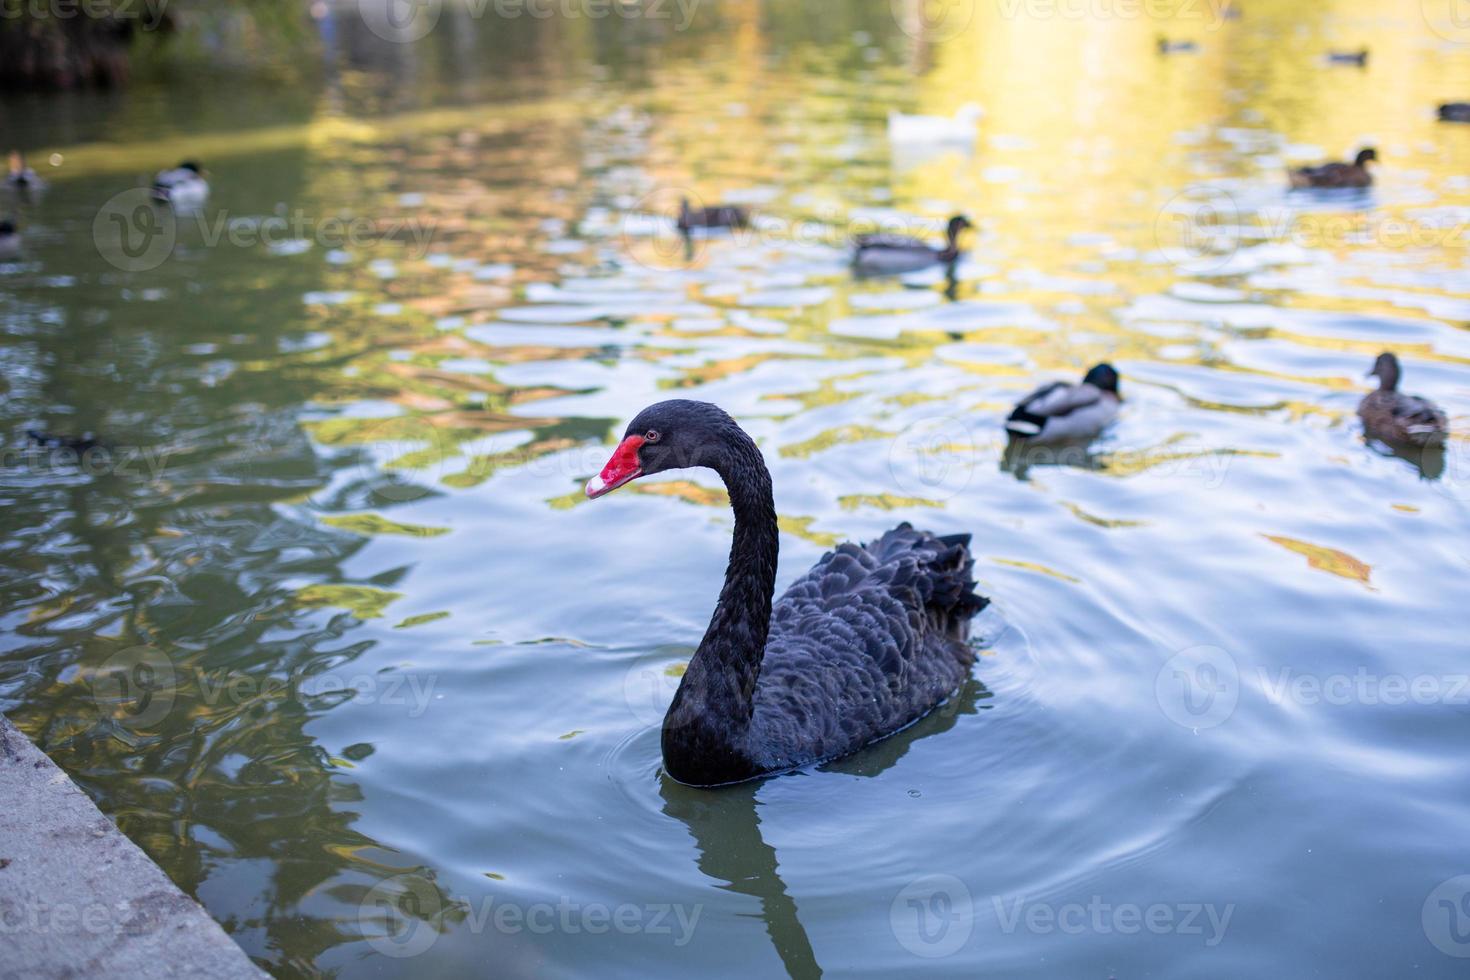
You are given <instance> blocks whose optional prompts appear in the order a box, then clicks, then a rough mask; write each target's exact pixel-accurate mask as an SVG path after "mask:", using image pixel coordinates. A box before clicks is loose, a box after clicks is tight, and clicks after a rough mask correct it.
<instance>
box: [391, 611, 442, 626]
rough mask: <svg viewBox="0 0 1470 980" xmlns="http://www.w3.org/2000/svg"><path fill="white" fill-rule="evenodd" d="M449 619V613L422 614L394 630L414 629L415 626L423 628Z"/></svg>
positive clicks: (409, 619)
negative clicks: (426, 624) (425, 625)
mask: <svg viewBox="0 0 1470 980" xmlns="http://www.w3.org/2000/svg"><path fill="white" fill-rule="evenodd" d="M448 618H449V613H448V612H445V611H441V612H431V613H421V614H419V615H417V616H410V617H408V618H407V619H405V620H404V621H403V622H401V623H399V624H398V625H397V626H395V627H393V628H394V629H396V630H406V629H412V628H413V627H415V626H422V625H424V624H425V623H432V622H435V621H437V620H440V619H448Z"/></svg>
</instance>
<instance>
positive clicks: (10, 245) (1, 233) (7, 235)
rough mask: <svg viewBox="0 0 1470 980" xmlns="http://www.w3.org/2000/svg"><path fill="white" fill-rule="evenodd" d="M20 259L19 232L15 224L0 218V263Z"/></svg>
mask: <svg viewBox="0 0 1470 980" xmlns="http://www.w3.org/2000/svg"><path fill="white" fill-rule="evenodd" d="M18 258H20V230H19V229H18V228H16V227H15V222H13V221H9V220H7V219H4V218H0V262H12V261H14V260H15V259H18Z"/></svg>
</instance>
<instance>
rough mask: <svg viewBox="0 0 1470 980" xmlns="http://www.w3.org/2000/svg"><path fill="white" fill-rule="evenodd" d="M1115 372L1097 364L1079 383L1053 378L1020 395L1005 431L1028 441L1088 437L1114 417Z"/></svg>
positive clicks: (1115, 400)
mask: <svg viewBox="0 0 1470 980" xmlns="http://www.w3.org/2000/svg"><path fill="white" fill-rule="evenodd" d="M1121 400H1122V399H1121V398H1119V397H1118V372H1117V371H1115V370H1114V369H1113V366H1112V365H1111V364H1099V365H1097V366H1096V367H1094V368H1093V369H1092V370H1091V371H1088V372H1087V376H1086V377H1084V378H1083V379H1082V383H1081V384H1075V385H1074V384H1068V383H1067V382H1065V381H1053V382H1052V383H1051V384H1049V385H1043V386H1042V387H1040V388H1037V389H1036V390H1035V391H1033V392H1032V393H1031V394H1029V395H1027V396H1026V397H1025V398H1023V399H1021V402H1020V404H1018V405H1017V406H1016V407H1015V410H1014V411H1012V412H1011V414H1010V417H1009V418H1007V419H1006V432H1007V433H1009V434H1010V435H1011V437H1012V438H1015V439H1026V440H1028V441H1030V442H1032V443H1037V444H1040V443H1044V442H1064V441H1070V440H1077V439H1091V438H1093V437H1094V436H1096V435H1097V434H1098V433H1099V432H1101V431H1102V430H1103V428H1104V427H1105V426H1106V425H1107V424H1108V423H1109V422H1111V421H1113V419H1115V418H1117V417H1118V403H1119V402H1120V401H1121Z"/></svg>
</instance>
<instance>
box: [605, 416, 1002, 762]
mask: <svg viewBox="0 0 1470 980" xmlns="http://www.w3.org/2000/svg"><path fill="white" fill-rule="evenodd" d="M688 467H704V468H708V469H711V470H713V471H714V472H715V473H716V474H717V475H718V476H719V477H720V479H721V480H723V481H724V484H725V488H726V490H727V491H728V493H729V497H730V506H731V508H732V509H733V511H734V514H735V531H734V543H733V545H732V547H731V550H730V560H729V564H728V566H727V568H726V570H725V584H724V587H723V588H722V589H721V590H720V597H719V601H718V603H717V604H716V606H715V611H714V615H713V616H712V617H711V619H710V623H709V627H708V628H707V629H706V630H705V633H704V638H703V639H702V640H700V642H699V646H698V648H697V649H696V650H695V652H694V657H693V659H691V660H690V662H689V666H688V668H687V669H686V670H685V671H684V676H683V679H682V680H681V681H680V683H679V687H678V690H677V691H676V692H675V693H674V699H673V703H672V704H670V706H669V709H668V713H667V714H666V715H665V717H664V720H663V726H662V734H661V746H662V750H663V760H664V769H665V771H666V772H667V774H668V775H669V776H670V777H672V778H673V779H675V780H677V781H678V782H680V783H685V784H687V785H690V786H706V787H707V786H720V785H724V784H727V783H738V782H745V781H746V780H750V779H756V778H759V777H762V776H768V775H775V774H777V773H783V772H789V771H792V770H795V769H800V768H803V767H806V766H811V765H815V764H817V763H821V762H827V761H830V760H833V759H837V758H840V757H842V756H847V755H850V754H852V753H854V752H856V751H857V750H859V749H861V748H862V747H863V746H865V745H868V744H869V743H871V742H875V741H877V740H878V739H881V738H884V737H885V736H887V735H891V734H893V733H894V732H897V731H899V730H900V729H903V728H906V727H908V726H909V725H911V724H913V723H914V722H915V721H917V720H919V719H920V718H922V717H923V716H924V715H926V714H928V713H929V712H930V711H932V710H933V709H934V708H935V707H937V706H938V705H939V704H941V703H942V702H943V701H944V700H945V699H946V698H948V697H949V696H950V695H951V694H952V693H953V692H955V691H956V690H957V689H958V688H959V687H960V686H961V685H962V684H963V683H964V682H965V681H966V680H967V679H968V678H969V676H970V669H971V667H972V666H973V664H974V662H975V651H974V649H973V648H972V647H971V646H970V644H969V642H968V640H969V630H970V620H971V619H972V618H973V617H974V615H975V614H976V613H978V612H979V611H980V610H981V609H983V608H985V606H986V605H988V604H989V601H990V600H989V599H987V598H985V597H983V596H980V595H978V594H976V592H975V580H974V575H973V568H974V559H973V558H972V557H971V555H970V549H969V543H970V535H968V534H954V535H948V536H937V535H935V534H932V533H930V532H928V531H918V530H915V529H914V528H913V527H912V526H911V525H909V524H901V525H899V526H898V527H897V528H895V529H893V530H891V531H889V532H888V533H886V534H884V535H883V536H882V537H880V538H879V539H878V540H876V541H873V542H870V543H868V544H853V543H847V544H842V545H839V546H838V547H837V548H836V549H835V550H833V551H830V552H828V553H827V554H826V555H824V556H823V557H822V558H821V559H820V560H819V561H818V562H817V563H816V565H814V566H813V567H812V568H811V569H810V570H809V571H807V572H806V573H805V574H803V575H802V576H801V577H800V578H798V579H797V580H796V581H795V582H793V583H792V584H791V586H790V587H789V588H787V589H786V591H785V592H784V593H782V594H781V597H780V598H779V599H774V601H773V597H774V596H775V587H776V561H777V556H778V552H779V538H780V531H779V529H778V527H777V518H776V506H775V502H774V498H773V495H772V488H771V474H770V471H769V470H768V469H767V468H766V464H765V459H764V458H763V457H762V455H761V451H760V449H759V448H758V447H757V446H756V444H755V440H753V439H752V438H751V437H750V436H749V435H748V434H747V433H746V432H745V430H743V429H742V428H741V427H740V425H739V424H738V423H737V422H736V421H735V420H734V419H733V418H731V417H730V416H729V415H728V414H727V413H726V412H725V411H724V410H723V409H721V408H720V407H719V406H717V405H714V404H711V403H709V402H699V401H688V400H683V399H676V400H673V401H664V402H659V403H657V404H655V405H651V406H649V407H648V408H645V409H644V410H643V411H641V412H640V413H638V415H637V416H636V417H635V418H634V419H633V421H632V422H631V423H630V424H629V425H628V427H627V429H626V430H625V432H624V435H623V438H622V440H621V441H620V442H619V443H618V445H617V448H616V449H615V450H614V451H613V454H612V457H611V458H610V459H609V460H608V462H607V465H606V466H604V467H603V469H602V471H601V473H599V474H598V475H597V476H595V477H593V478H592V479H591V480H590V481H589V482H588V483H587V487H586V494H587V496H588V497H589V498H592V499H596V498H599V497H603V496H605V495H607V494H609V493H612V492H613V491H614V490H616V489H618V488H619V487H622V486H626V485H627V484H629V483H631V482H633V481H634V480H637V479H640V478H641V477H645V476H651V475H653V474H655V473H662V472H665V471H668V470H676V469H684V468H688ZM650 530H652V529H650ZM650 540H651V541H652V540H656V538H650Z"/></svg>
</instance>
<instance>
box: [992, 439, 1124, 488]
mask: <svg viewBox="0 0 1470 980" xmlns="http://www.w3.org/2000/svg"><path fill="white" fill-rule="evenodd" d="M1033 466H1070V467H1072V468H1074V469H1080V470H1103V469H1106V468H1107V457H1106V455H1104V454H1102V453H1096V452H1093V450H1092V440H1090V439H1082V440H1076V441H1073V442H1057V443H1049V444H1047V445H1042V446H1037V445H1033V444H1031V443H1028V442H1026V441H1025V440H1021V439H1016V440H1011V441H1010V442H1009V443H1007V445H1006V448H1005V452H1004V453H1002V454H1001V457H1000V471H1001V472H1002V473H1009V474H1011V475H1012V476H1014V477H1015V478H1016V479H1017V480H1019V481H1021V482H1023V483H1024V482H1025V481H1026V480H1028V479H1030V471H1031V468H1032V467H1033Z"/></svg>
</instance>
